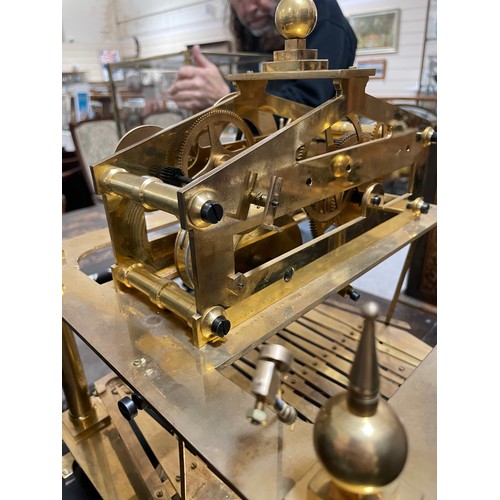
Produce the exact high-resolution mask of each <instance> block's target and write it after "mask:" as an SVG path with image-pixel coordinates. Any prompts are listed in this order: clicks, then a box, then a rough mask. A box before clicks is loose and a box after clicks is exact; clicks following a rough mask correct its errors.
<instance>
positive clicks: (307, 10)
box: [274, 0, 318, 39]
mask: <svg viewBox="0 0 500 500" xmlns="http://www.w3.org/2000/svg"><path fill="white" fill-rule="evenodd" d="M317 19H318V11H317V10H316V4H315V3H314V1H313V0H281V1H280V3H279V5H278V7H277V8H276V14H275V16H274V20H275V23H276V27H277V28H278V31H279V32H280V33H281V34H282V35H283V36H284V37H285V38H287V39H289V38H306V37H307V36H308V35H309V33H311V31H312V30H313V29H314V27H315V26H316V21H317Z"/></svg>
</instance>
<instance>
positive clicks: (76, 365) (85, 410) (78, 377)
mask: <svg viewBox="0 0 500 500" xmlns="http://www.w3.org/2000/svg"><path fill="white" fill-rule="evenodd" d="M62 385H63V390H64V394H65V396H66V401H67V402H68V412H69V416H70V417H71V419H72V420H74V421H78V422H82V421H85V420H87V419H92V418H94V417H95V408H94V404H93V402H92V399H91V396H90V393H89V388H88V384H87V379H86V377H85V372H84V370H83V365H82V360H81V358H80V354H79V352H78V347H77V345H76V342H75V337H74V336H73V332H72V330H71V328H70V327H69V326H68V325H67V324H66V323H65V322H64V321H63V322H62Z"/></svg>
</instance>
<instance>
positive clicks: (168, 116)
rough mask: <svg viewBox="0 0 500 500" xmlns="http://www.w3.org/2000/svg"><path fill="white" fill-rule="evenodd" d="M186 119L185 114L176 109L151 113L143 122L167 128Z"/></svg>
mask: <svg viewBox="0 0 500 500" xmlns="http://www.w3.org/2000/svg"><path fill="white" fill-rule="evenodd" d="M183 119H184V116H183V115H182V114H181V113H180V112H179V113H176V112H175V111H160V112H156V113H150V114H149V115H146V116H144V117H143V118H142V123H143V124H144V125H158V126H159V127H161V128H167V127H170V126H171V125H175V124H176V123H179V122H180V121H182V120H183Z"/></svg>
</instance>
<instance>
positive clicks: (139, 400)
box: [132, 394, 148, 410]
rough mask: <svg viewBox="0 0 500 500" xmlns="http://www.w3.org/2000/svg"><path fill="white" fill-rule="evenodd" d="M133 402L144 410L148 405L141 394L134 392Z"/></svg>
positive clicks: (139, 408)
mask: <svg viewBox="0 0 500 500" xmlns="http://www.w3.org/2000/svg"><path fill="white" fill-rule="evenodd" d="M132 402H133V403H134V404H135V406H136V407H137V409H138V410H144V408H146V407H147V406H148V404H147V403H146V401H145V400H144V399H143V398H142V396H139V394H132Z"/></svg>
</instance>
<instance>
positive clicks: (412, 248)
mask: <svg viewBox="0 0 500 500" xmlns="http://www.w3.org/2000/svg"><path fill="white" fill-rule="evenodd" d="M417 242H418V240H415V241H413V242H412V243H411V244H410V248H409V249H408V254H407V255H406V259H405V261H404V264H403V268H402V269H401V274H400V275H399V280H398V284H397V285H396V290H394V296H393V297H392V301H391V303H390V304H389V310H388V311H387V315H386V317H385V324H386V325H388V324H389V323H390V322H391V319H392V315H393V314H394V309H396V304H397V302H398V300H399V295H400V293H401V287H402V286H403V281H404V279H405V276H406V273H407V272H408V269H409V268H410V263H411V259H412V257H413V254H414V253H415V248H416V246H417Z"/></svg>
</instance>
